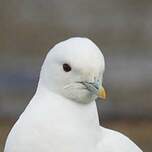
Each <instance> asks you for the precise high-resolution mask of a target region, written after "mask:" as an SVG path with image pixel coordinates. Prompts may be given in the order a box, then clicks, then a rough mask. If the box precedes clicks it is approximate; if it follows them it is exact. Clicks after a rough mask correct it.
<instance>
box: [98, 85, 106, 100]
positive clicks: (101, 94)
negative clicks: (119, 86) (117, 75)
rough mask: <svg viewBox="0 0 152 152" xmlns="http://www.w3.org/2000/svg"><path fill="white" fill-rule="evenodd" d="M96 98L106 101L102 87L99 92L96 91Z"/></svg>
mask: <svg viewBox="0 0 152 152" xmlns="http://www.w3.org/2000/svg"><path fill="white" fill-rule="evenodd" d="M97 96H98V97H99V98H101V99H104V100H105V99H106V96H107V95H106V91H105V89H104V88H103V87H101V88H100V89H99V90H98V93H97Z"/></svg>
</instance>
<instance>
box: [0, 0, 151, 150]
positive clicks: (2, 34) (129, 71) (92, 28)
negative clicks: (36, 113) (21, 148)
mask: <svg viewBox="0 0 152 152" xmlns="http://www.w3.org/2000/svg"><path fill="white" fill-rule="evenodd" d="M73 36H81V37H88V38H90V39H92V40H93V41H94V42H95V43H96V44H97V45H98V46H99V47H100V48H102V50H103V54H104V56H105V60H106V72H105V75H104V86H105V87H106V89H107V92H108V101H107V102H99V101H97V105H98V110H99V116H100V123H101V124H102V125H103V126H105V127H108V128H112V129H115V130H118V131H120V132H122V133H124V134H126V135H128V136H129V137H130V138H131V139H132V140H133V141H135V142H136V143H137V144H138V145H139V146H140V147H141V148H142V149H143V150H144V151H145V152H151V151H152V1H151V0H144V1H143V0H115V1H113V0H102V1H99V0H94V1H93V0H77V1H74V0H62V1H59V0H43V1H42V0H22V1H19V0H13V1H10V0H0V152H2V151H3V148H4V143H5V140H6V136H7V134H8V132H9V130H10V128H11V127H12V125H13V124H14V122H15V121H16V120H17V119H18V117H19V115H20V114H21V112H22V111H23V110H24V108H25V107H26V105H27V104H28V103H29V101H30V99H31V97H32V96H33V94H34V92H35V90H36V86H37V82H38V77H39V71H40V67H41V65H42V62H43V60H44V58H45V55H46V53H47V52H48V49H49V48H51V47H53V46H54V45H55V44H56V43H58V42H60V41H62V40H65V39H67V38H69V37H73Z"/></svg>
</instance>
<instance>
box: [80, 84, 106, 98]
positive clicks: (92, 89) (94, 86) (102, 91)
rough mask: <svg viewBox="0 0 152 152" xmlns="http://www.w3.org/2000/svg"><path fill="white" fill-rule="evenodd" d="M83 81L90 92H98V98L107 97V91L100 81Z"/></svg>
mask: <svg viewBox="0 0 152 152" xmlns="http://www.w3.org/2000/svg"><path fill="white" fill-rule="evenodd" d="M82 83H83V85H85V86H86V88H87V89H88V90H89V91H90V92H92V93H93V94H96V95H97V97H98V98H101V99H106V91H105V89H104V88H103V87H102V85H101V84H100V83H99V82H98V81H97V82H94V83H92V82H82Z"/></svg>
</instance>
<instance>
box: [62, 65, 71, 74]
mask: <svg viewBox="0 0 152 152" xmlns="http://www.w3.org/2000/svg"><path fill="white" fill-rule="evenodd" d="M63 70H64V71H65V72H69V71H71V67H70V65H69V64H67V63H64V64H63Z"/></svg>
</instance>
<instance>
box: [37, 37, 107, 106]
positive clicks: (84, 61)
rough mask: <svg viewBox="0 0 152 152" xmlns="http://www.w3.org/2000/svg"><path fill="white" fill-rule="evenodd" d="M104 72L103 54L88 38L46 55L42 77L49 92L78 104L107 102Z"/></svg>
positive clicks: (60, 45) (62, 45)
mask: <svg viewBox="0 0 152 152" xmlns="http://www.w3.org/2000/svg"><path fill="white" fill-rule="evenodd" d="M104 69H105V62H104V57H103V54H102V52H101V50H100V49H99V48H98V47H97V46H96V45H95V44H94V43H93V42H92V41H91V40H89V39H87V38H70V39H68V40H65V41H63V42H60V43H58V44H56V45H55V46H54V47H53V48H52V49H51V50H50V51H49V53H48V54H47V57H46V59H45V61H44V64H43V66H42V70H41V74H40V83H39V85H43V87H45V88H46V89H48V90H49V91H51V92H54V93H56V94H58V95H61V96H63V97H65V98H67V99H70V100H72V101H74V102H79V103H83V104H85V103H89V102H92V101H94V100H95V99H96V98H97V97H99V98H102V99H105V97H106V93H105V90H104V88H103V86H102V79H103V73H104Z"/></svg>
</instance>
